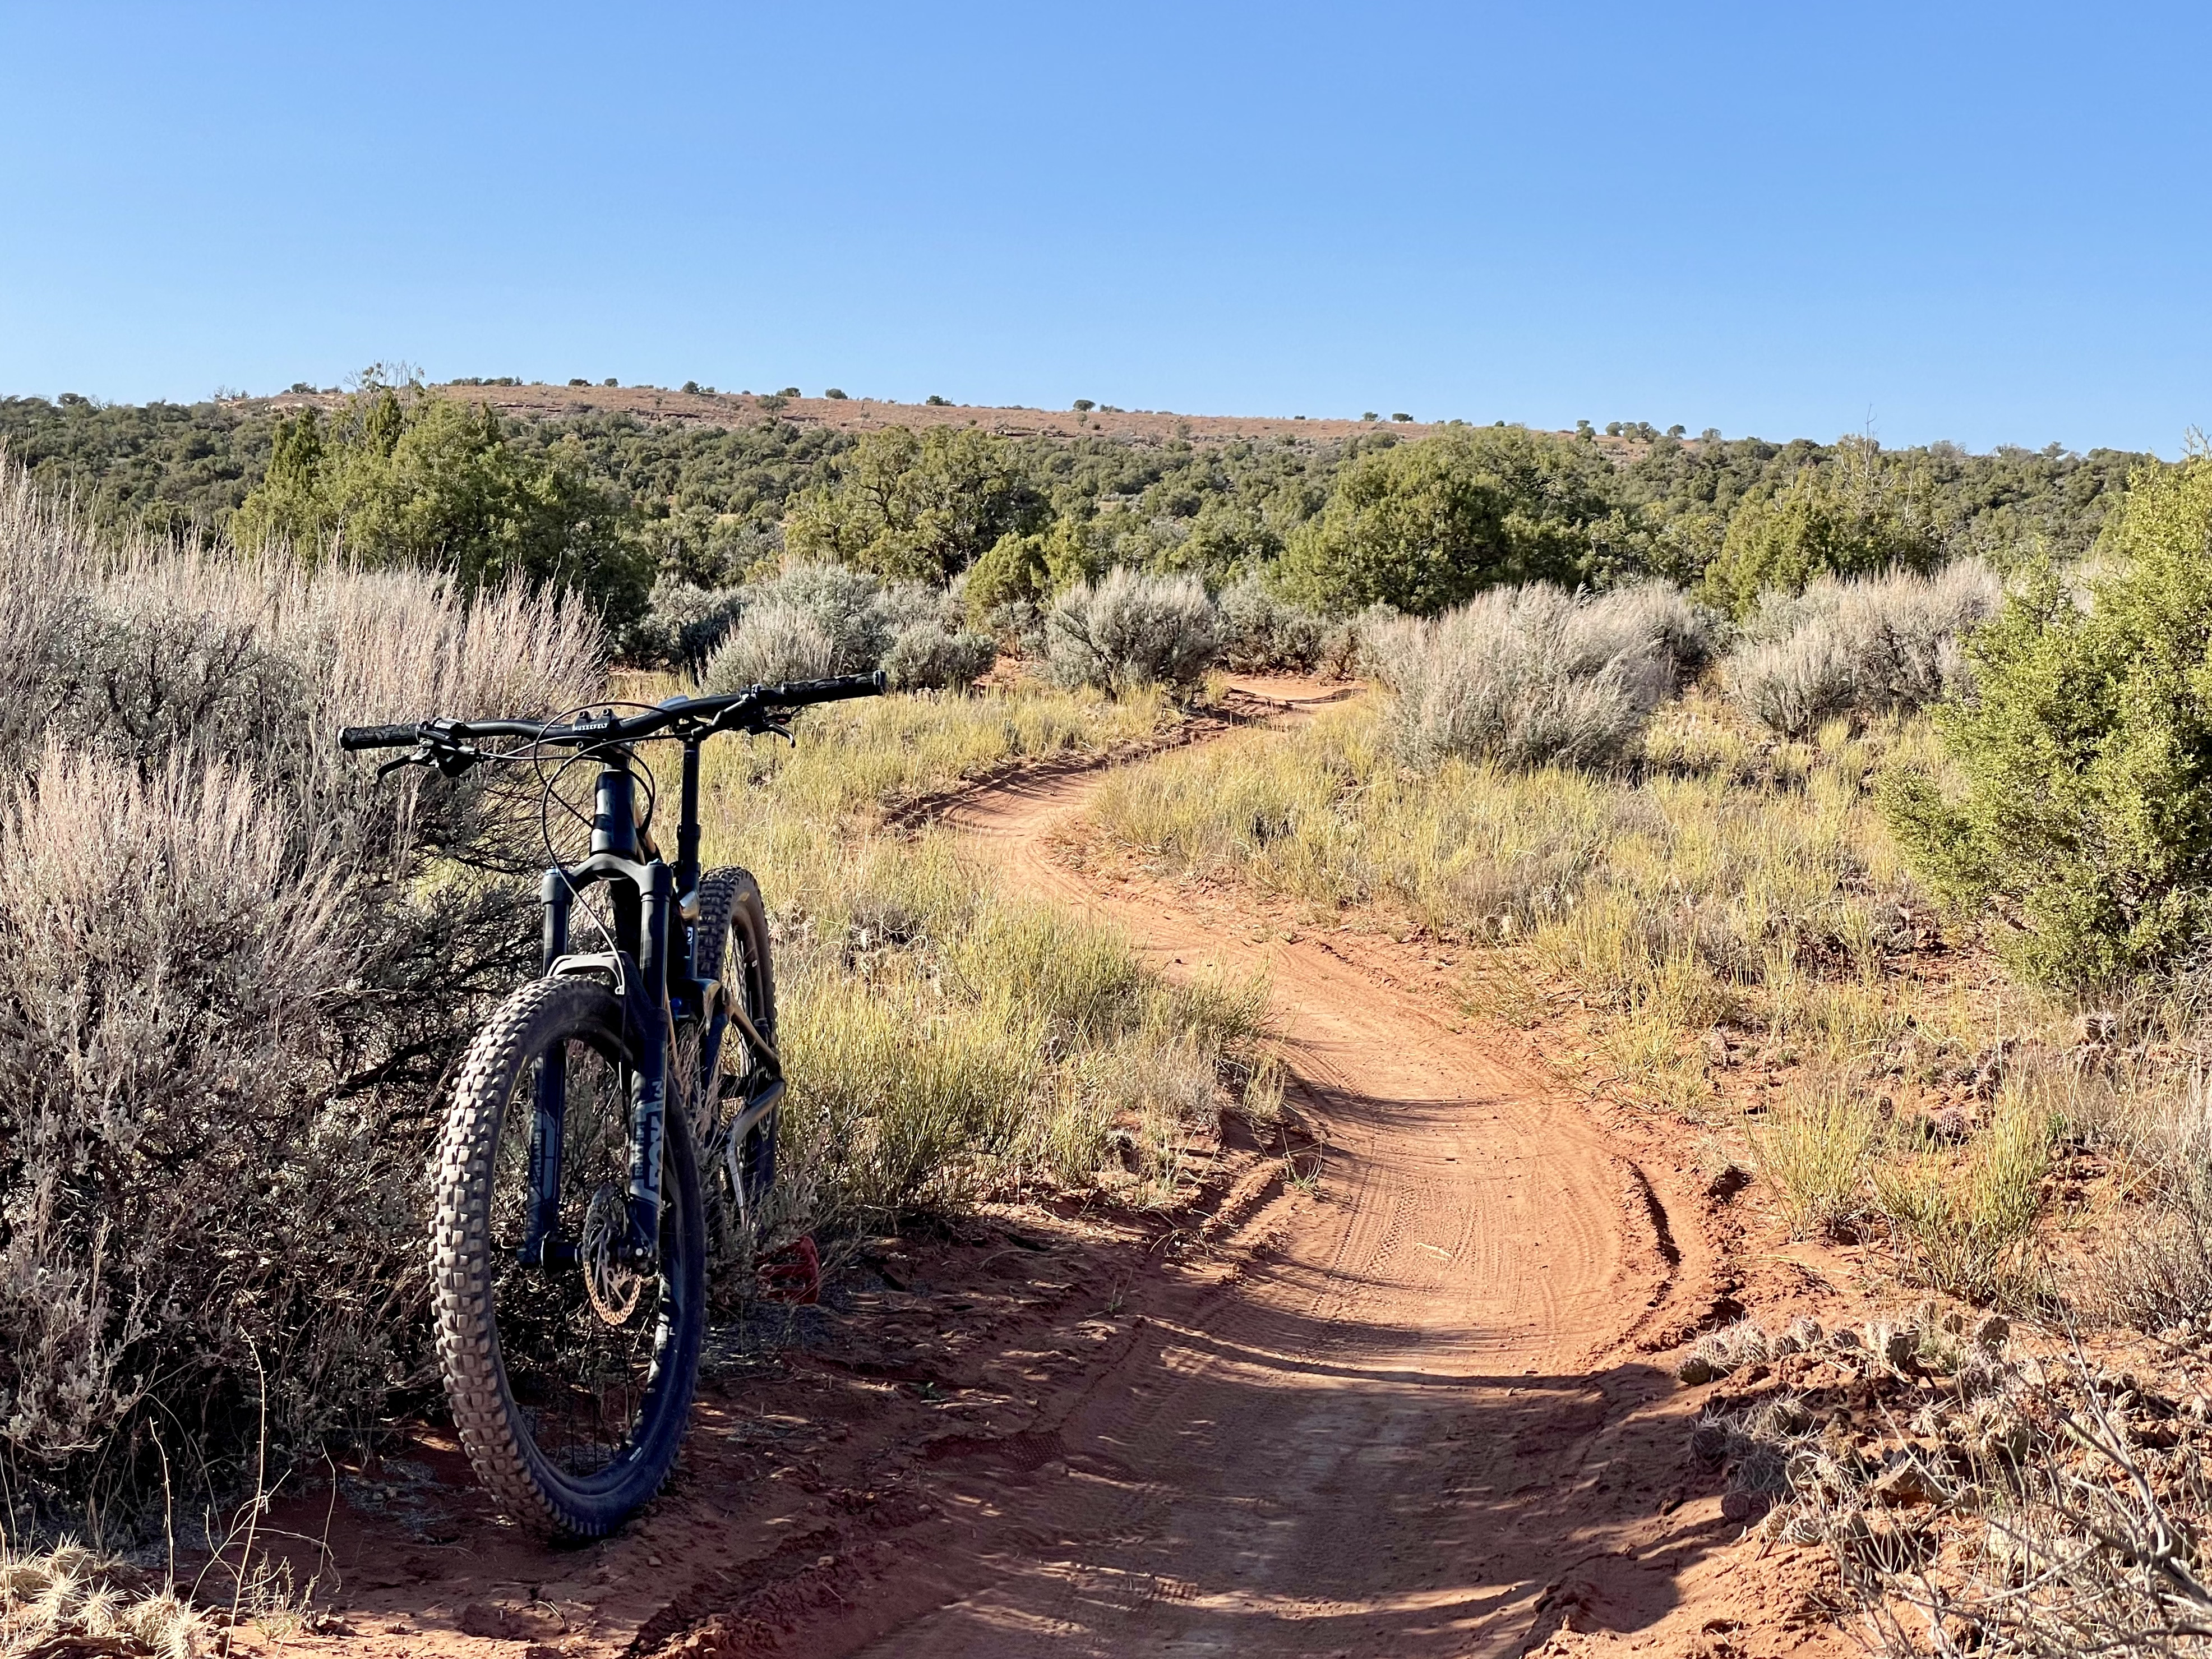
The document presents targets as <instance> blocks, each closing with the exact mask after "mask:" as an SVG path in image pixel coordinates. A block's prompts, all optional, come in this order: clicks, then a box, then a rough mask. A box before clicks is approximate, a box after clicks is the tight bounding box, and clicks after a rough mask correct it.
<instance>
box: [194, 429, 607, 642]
mask: <svg viewBox="0 0 2212 1659" xmlns="http://www.w3.org/2000/svg"><path fill="white" fill-rule="evenodd" d="M403 393H404V395H403ZM231 534H232V536H233V538H234V539H235V540H237V541H238V542H239V544H240V545H241V546H246V547H258V546H259V545H261V544H264V543H267V542H270V541H280V542H289V543H290V544H292V545H293V546H294V547H295V549H298V550H301V551H302V552H314V553H319V552H321V551H322V550H324V549H325V547H327V546H329V545H331V544H333V543H335V544H337V545H338V546H339V547H340V548H341V549H342V550H343V553H344V554H345V555H346V556H348V557H349V558H350V559H351V560H353V561H354V562H357V563H362V564H367V565H370V566H374V567H384V566H392V565H427V566H430V567H432V568H444V569H450V570H452V571H453V573H454V574H456V575H458V576H459V578H460V580H461V582H462V584H463V585H464V586H465V587H467V588H469V589H471V590H475V589H478V588H483V587H490V586H500V585H501V584H502V583H505V582H507V581H511V580H515V579H516V578H521V579H523V580H527V581H530V582H532V583H535V584H540V585H547V586H562V587H573V588H575V589H577V590H579V591H580V592H584V593H586V594H588V595H590V596H591V598H592V600H593V601H594V602H595V603H596V604H597V605H598V606H599V609H600V610H601V611H603V612H604V613H605V615H606V616H607V617H609V618H610V619H611V620H613V621H615V622H617V623H621V622H627V621H629V620H630V619H631V618H632V617H636V616H638V615H640V614H641V613H642V612H643V611H644V610H645V607H646V603H647V598H646V596H647V586H648V584H649V582H650V573H649V570H648V568H647V564H648V562H647V559H646V558H645V557H644V556H643V555H642V554H641V553H640V552H639V551H638V550H637V549H636V548H635V547H634V546H633V545H632V544H630V543H629V540H628V539H627V538H626V537H625V535H624V526H623V507H622V503H621V502H620V501H619V500H618V499H617V497H616V496H615V495H613V494H612V493H611V492H609V491H607V490H605V489H603V488H601V487H600V486H599V484H598V483H594V482H593V481H592V479H591V478H590V477H589V476H588V475H587V473H586V470H585V466H584V463H583V459H582V456H581V453H580V452H574V453H572V452H571V451H569V450H568V449H563V448H559V447H556V448H554V449H550V450H544V451H539V452H537V453H531V452H528V451H526V450H525V449H524V448H522V447H520V446H518V445H516V444H514V443H513V442H512V441H510V440H509V438H508V435H507V429H506V425H505V422H502V421H501V418H500V416H499V415H498V413H497V412H496V411H495V410H492V409H491V408H490V407H489V405H483V404H464V403H459V402H457V401H455V400H453V399H452V398H441V397H434V396H431V395H429V394H428V393H425V392H422V391H421V390H420V388H417V387H407V388H403V389H394V388H392V387H390V386H368V387H366V388H364V389H363V391H362V392H361V393H360V395H359V396H357V397H356V398H355V399H354V400H353V402H352V403H351V404H349V406H348V407H347V408H346V410H343V412H342V413H341V414H340V415H339V416H338V417H337V419H336V420H334V421H332V422H331V423H330V424H329V425H328V426H325V424H324V422H323V421H322V418H321V416H319V415H318V414H317V412H316V411H315V410H313V408H307V409H302V410H300V411H299V413H298V414H296V415H295V416H291V417H290V418H289V419H288V420H286V421H284V422H282V423H281V424H279V425H278V427H277V428H276V435H275V437H274V439H273V441H272V449H271V452H270V461H269V471H268V472H267V474H266V476H264V478H263V480H262V482H261V484H260V486H259V487H258V489H255V490H254V491H253V492H252V494H251V495H248V496H247V497H246V500H245V501H243V502H242V503H240V507H239V509H238V511H237V513H236V514H235V515H234V517H233V519H232V520H231Z"/></svg>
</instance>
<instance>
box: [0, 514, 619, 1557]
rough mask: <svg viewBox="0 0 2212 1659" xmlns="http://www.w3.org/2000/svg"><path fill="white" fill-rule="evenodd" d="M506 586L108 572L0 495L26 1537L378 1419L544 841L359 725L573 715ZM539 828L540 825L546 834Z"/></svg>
mask: <svg viewBox="0 0 2212 1659" xmlns="http://www.w3.org/2000/svg"><path fill="white" fill-rule="evenodd" d="M600 673H601V645H600V639H599V632H598V629H597V627H596V624H595V623H592V621H591V620H590V619H589V618H588V617H586V616H585V615H584V614H582V613H580V611H576V610H574V609H573V608H571V607H569V606H568V605H564V604H561V603H556V602H553V601H550V600H547V599H538V598H533V597H531V596H528V595H525V594H522V593H520V592H508V593H500V594H494V595H490V596H488V597H485V598H483V599H478V600H477V602H476V603H474V604H472V605H471V604H468V603H465V602H464V600H463V599H461V598H459V596H458V595H456V593H455V592H453V590H452V588H451V587H450V586H449V585H447V583H446V582H445V581H444V580H441V579H440V578H438V577H436V576H434V575H430V574H423V573H420V572H414V571H405V572H403V571H368V570H362V569H358V568H350V567H348V566H346V565H344V564H343V563H342V562H323V563H322V564H320V565H319V566H318V565H317V564H315V563H314V562H309V561H303V560H301V559H296V558H295V557H293V556H290V555H289V553H287V552H286V551H284V550H281V549H275V550H267V551H265V552H263V553H260V554H255V555H250V556H249V555H245V554H240V553H238V552H236V551H235V550H230V549H228V548H222V547H215V546H206V545H199V544H167V543H148V542H135V543H131V544H119V545H118V544H112V543H106V542H103V541H101V540H100V539H98V538H94V536H93V535H92V534H91V533H90V532H88V530H87V528H86V526H85V525H84V523H83V521H82V520H81V519H80V518H79V517H78V516H76V514H75V513H72V512H71V511H70V509H69V508H68V507H67V506H66V505H65V504H60V503H57V502H55V501H52V500H47V499H42V498H41V497H40V495H37V494H36V493H34V492H33V490H31V489H30V488H29V487H28V486H27V483H25V481H24V480H23V479H22V478H21V476H20V475H15V476H12V477H11V476H8V475H6V474H5V473H0V768H4V775H5V777H6V779H7V780H8V781H7V783H6V785H5V786H4V790H3V791H0V1479H4V1480H5V1483H6V1484H5V1492H4V1507H5V1509H6V1510H7V1511H8V1519H9V1522H10V1527H11V1530H13V1531H17V1532H20V1531H21V1528H23V1527H24V1526H26V1525H30V1526H32V1527H33V1528H38V1527H41V1526H54V1525H74V1526H76V1527H79V1528H82V1527H84V1526H86V1525H88V1524H89V1525H91V1526H92V1527H93V1528H94V1529H95V1531H96V1532H97V1531H105V1532H106V1533H107V1534H108V1535H111V1536H115V1535H120V1534H122V1533H124V1532H127V1530H128V1526H129V1523H130V1522H131V1517H133V1516H137V1515H142V1514H143V1513H144V1512H145V1511H146V1509H147V1506H148V1505H149V1504H151V1503H155V1502H158V1501H159V1500H161V1498H162V1496H163V1494H164V1492H167V1495H168V1499H169V1502H170V1503H171V1504H173V1506H174V1507H175V1508H176V1509H177V1510H179V1511H180V1512H183V1513H191V1512H195V1511H196V1510H197V1509H198V1508H199V1507H200V1506H201V1505H203V1504H205V1503H207V1502H208V1501H209V1500H210V1498H211V1497H212V1496H213V1495H214V1494H216V1493H217V1492H220V1491H222V1489H223V1488H225V1487H226V1486H231V1485H234V1483H235V1482H236V1481H237V1480H239V1479H240V1476H241V1474H244V1475H246V1476H250V1475H251V1474H252V1462H253V1458H254V1452H255V1449H256V1448H257V1446H258V1444H259V1443H260V1442H261V1438H262V1437H263V1436H264V1434H265V1435H266V1436H267V1437H269V1440H270V1443H271V1444H272V1445H273V1446H274V1447H276V1449H277V1450H278V1451H279V1453H280V1454H281V1453H283V1452H284V1451H287V1450H290V1451H297V1450H302V1449H306V1448H307V1447H308V1446H309V1445H311V1444H312V1443H314V1442H316V1441H317V1440H318V1439H319V1438H320V1437H325V1436H328V1435H330V1434H332V1433H334V1432H341V1431H349V1430H360V1429H362V1428H365V1427H367V1426H368V1425H372V1424H374V1422H376V1421H378V1420H379V1419H380V1418H381V1416H382V1415H383V1413H384V1412H385V1410H386V1406H387V1402H388V1401H390V1399H391V1398H392V1392H393V1390H395V1389H405V1388H407V1387H409V1386H410V1385H420V1384H421V1383H423V1381H424V1380H425V1378H426V1376H427V1370H426V1366H425V1364H424V1354H423V1351H422V1338H421V1335H420V1329H421V1325H422V1321H421V1320H420V1319H419V1318H418V1317H417V1314H418V1312H419V1308H420V1304H421V1301H422V1295H423V1291H424V1286H423V1284H422V1268H421V1265H420V1259H421V1256H422V1251H421V1249H420V1246H419V1239H420V1227H421V1214H422V1198H423V1194H422V1181H423V1178H424V1177H423V1173H422V1172H423V1170H424V1168H425V1164H426V1161H427V1160H426V1148H427V1146H428V1140H429V1137H430V1135H431V1133H432V1127H433V1121H434V1116H435V1109H436V1100H435V1095H436V1090H437V1086H438V1083H439V1079H440V1078H441V1075H442V1073H444V1072H445V1070H446V1068H447V1066H448V1065H449V1064H450V1063H451V1061H452V1060H453V1058H454V1056H455V1055H456V1054H457V1053H458V1051H459V1047H460V1045H461V1044H462V1043H463V1042H465V1037H466V1033H467V1031H468V1029H469V1026H470V1024H471V1020H472V1018H474V1016H475V1014H476V1012H477V1010H478V1008H479V1007H480V1006H481V1000H482V999H483V997H484V996H486V995H488V994H490V993H491V992H493V991H494V990H495V989H496V988H498V987H501V985H502V984H504V983H505V982H507V981H509V980H510V979H511V977H512V976H513V974H514V973H515V972H516V971H517V970H519V969H523V968H524V967H525V966H526V963H527V961H528V957H529V946H530V934H531V917H530V914H529V908H530V905H531V902H532V898H533V896H534V895H533V888H534V884H532V883H530V882H529V881H527V880H526V879H525V878H524V877H523V875H522V872H523V871H524V870H525V869H526V867H527V866H528V865H529V862H530V859H531V854H532V845H531V841H532V836H534V833H535V822H534V817H529V815H527V814H526V813H525V812H524V811H520V810H519V808H518V805H517V804H515V803H513V802H509V801H507V800H503V799H500V798H498V797H495V796H494V795H491V794H488V793H485V792H484V791H483V789H482V788H480V787H474V786H471V785H469V784H465V783H464V784H461V785H455V784H453V783H450V782H447V781H443V780H437V779H431V780H428V781H424V780H423V779H422V778H421V776H420V775H414V774H410V775H408V778H407V781H404V782H401V781H392V782H388V783H386V784H385V785H384V786H382V787H379V786H377V785H376V783H375V782H374V768H373V767H372V766H370V765H368V764H364V763H362V761H361V760H360V759H359V758H357V757H350V756H344V755H342V754H341V753H340V752H339V751H338V750H337V744H336V733H337V727H338V726H340V725H342V724H345V723H349V722H368V721H375V720H398V719H404V718H414V717H420V716H422V715H423V714H429V713H433V712H438V713H447V714H456V715H466V714H471V713H479V714H489V713H492V712H495V711H496V712H501V713H508V712H512V713H527V712H530V711H533V710H543V711H547V712H551V711H555V710H557V709H561V708H568V707H569V706H572V705H574V704H575V703H577V702H580V701H582V700H583V699H584V698H586V696H590V695H592V693H593V691H594V690H596V688H597V686H598V684H599V679H600ZM526 820H527V821H526Z"/></svg>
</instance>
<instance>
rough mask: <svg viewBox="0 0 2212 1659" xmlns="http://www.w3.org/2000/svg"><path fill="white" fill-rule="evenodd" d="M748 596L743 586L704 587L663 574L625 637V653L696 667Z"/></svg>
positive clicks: (731, 624)
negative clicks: (641, 615)
mask: <svg viewBox="0 0 2212 1659" xmlns="http://www.w3.org/2000/svg"><path fill="white" fill-rule="evenodd" d="M745 599H746V591H745V590H744V588H742V587H700V586H696V585H695V584H693V583H691V582H686V581H678V580H675V579H674V578H672V577H667V576H664V577H662V578H661V579H660V580H659V581H657V582H655V583H654V584H653V599H652V602H651V604H650V605H648V606H647V610H646V613H645V615H644V616H643V617H640V618H639V619H638V621H637V622H636V623H634V624H633V625H632V626H631V628H630V629H629V634H628V635H627V636H626V637H625V638H624V639H623V656H624V657H625V658H626V659H628V660H629V661H631V662H640V663H654V664H666V665H670V666H671V667H676V668H690V669H696V668H697V667H698V666H700V665H702V664H703V663H704V662H706V661H707V659H708V658H710V657H712V656H713V655H714V652H715V649H716V648H717V647H720V644H721V643H722V641H724V640H725V639H726V638H727V637H728V636H729V634H730V630H731V629H733V628H735V627H736V626H737V625H738V617H740V616H742V615H743V614H744V607H745Z"/></svg>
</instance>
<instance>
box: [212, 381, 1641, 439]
mask: <svg viewBox="0 0 2212 1659" xmlns="http://www.w3.org/2000/svg"><path fill="white" fill-rule="evenodd" d="M429 390H431V391H432V392H438V393H440V394H441V395H443V396H446V397H453V398H466V399H468V400H469V401H471V402H475V403H486V404H490V405H491V406H492V407H493V408H494V409H496V410H499V411H500V413H501V414H502V415H507V416H513V417H514V418H516V419H519V420H532V421H562V420H571V419H574V418H575V417H577V416H586V415H599V416H624V415H626V416H630V417H632V418H633V419H635V420H640V421H645V422H651V423H653V424H673V425H681V426H700V427H747V426H761V425H764V424H766V423H767V422H769V421H771V420H781V421H786V422H790V423H791V424H793V425H794V426H801V427H821V428H826V429H828V430H829V431H831V432H842V433H853V434H856V435H857V434H859V433H862V432H878V431H881V430H882V429H883V428H885V427H890V426H903V427H908V428H913V429H915V430H916V431H921V430H925V429H927V428H930V427H938V426H951V427H975V428H978V429H980V430H981V431H984V432H987V433H990V434H991V435H994V437H1002V438H1082V437H1096V438H1122V439H1131V440H1134V441H1139V442H1152V443H1165V442H1170V441H1176V440H1182V441H1187V442H1189V443H1194V444H1222V443H1234V442H1239V441H1243V442H1249V441H1255V440H1257V439H1262V438H1279V437H1289V438H1296V439H1300V440H1304V441H1310V442H1316V443H1331V442H1341V441H1343V440H1345V439H1346V438H1350V437H1354V436H1358V435H1363V434H1366V433H1372V432H1378V431H1388V432H1394V433H1396V434H1398V435H1401V436H1407V437H1422V436H1425V435H1427V434H1428V433H1429V432H1430V431H1431V430H1432V429H1433V428H1432V427H1431V425H1430V424H1428V423H1425V422H1419V421H1415V422H1403V421H1401V422H1392V421H1389V420H1388V419H1384V420H1376V421H1338V420H1308V419H1307V418H1305V417H1304V416H1291V417H1288V418H1285V417H1282V416H1267V415H1178V414H1176V413H1173V412H1172V411H1170V410H1152V409H1136V410H1125V409H1093V410H1089V411H1087V412H1084V413H1078V412H1077V411H1076V410H1072V409H1028V408H1023V407H1021V406H1018V405H1012V406H1001V405H992V404H927V403H923V404H902V403H894V402H890V401H888V400H886V399H884V398H777V397H774V396H772V395H770V394H755V393H752V392H705V391H701V392H680V391H678V392H671V391H668V390H666V389H665V388H663V387H660V386H544V385H531V386H507V385H486V384H483V383H479V382H473V381H449V382H447V383H445V384H442V385H439V386H432V387H430V388H429ZM764 396H766V397H768V398H769V404H768V406H765V407H764V406H763V397H764ZM343 402H344V398H343V395H342V394H340V393H338V392H313V393H301V392H286V393H283V394H281V395H279V396H276V397H274V398H235V399H231V400H228V401H226V403H225V404H223V405H222V406H223V407H224V408H226V409H234V410H239V411H240V412H241V413H258V412H260V411H262V410H285V409H295V408H299V407H301V406H304V405H307V404H313V405H315V406H317V407H319V408H323V409H335V408H337V406H339V405H340V404H343ZM1607 442H1608V443H1610V444H1612V445H1613V446H1615V447H1620V448H1622V449H1623V450H1624V452H1625V451H1626V444H1625V443H1624V442H1623V441H1621V440H1620V439H1611V440H1607Z"/></svg>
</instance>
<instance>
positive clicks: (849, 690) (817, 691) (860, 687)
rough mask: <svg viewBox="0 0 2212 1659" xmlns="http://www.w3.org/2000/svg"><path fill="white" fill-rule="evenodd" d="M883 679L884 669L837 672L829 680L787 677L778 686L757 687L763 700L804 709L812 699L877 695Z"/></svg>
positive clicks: (882, 686) (831, 700)
mask: <svg viewBox="0 0 2212 1659" xmlns="http://www.w3.org/2000/svg"><path fill="white" fill-rule="evenodd" d="M884 684H886V682H885V681H884V671H883V670H882V669H880V668H878V669H877V670H876V671H875V672H874V673H872V674H840V675H838V676H837V677H836V678H835V679H829V680H788V681H786V682H785V683H784V684H781V685H763V686H762V687H761V688H760V699H761V701H762V702H772V703H780V704H781V705H782V706H783V707H784V708H803V707H805V705H806V704H808V703H813V702H839V701H841V700H842V699H843V698H846V697H879V696H882V695H883V692H884Z"/></svg>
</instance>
